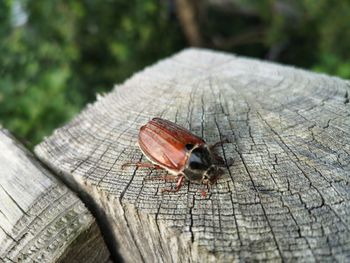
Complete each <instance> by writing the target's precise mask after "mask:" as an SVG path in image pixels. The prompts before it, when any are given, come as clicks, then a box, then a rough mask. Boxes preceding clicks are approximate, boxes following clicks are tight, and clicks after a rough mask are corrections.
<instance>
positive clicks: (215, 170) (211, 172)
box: [202, 165, 223, 185]
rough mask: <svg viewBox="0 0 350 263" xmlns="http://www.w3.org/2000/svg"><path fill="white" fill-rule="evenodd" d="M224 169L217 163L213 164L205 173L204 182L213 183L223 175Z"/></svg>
mask: <svg viewBox="0 0 350 263" xmlns="http://www.w3.org/2000/svg"><path fill="white" fill-rule="evenodd" d="M222 173H223V171H222V169H220V168H219V167H217V166H216V165H211V166H210V167H209V168H208V169H207V170H206V171H205V172H204V173H203V177H202V184H206V185H213V184H214V183H215V182H216V180H217V179H218V178H219V176H220V175H222Z"/></svg>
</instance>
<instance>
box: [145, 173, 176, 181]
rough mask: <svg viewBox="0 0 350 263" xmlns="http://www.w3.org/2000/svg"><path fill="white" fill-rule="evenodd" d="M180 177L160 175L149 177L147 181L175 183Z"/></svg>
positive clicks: (146, 178)
mask: <svg viewBox="0 0 350 263" xmlns="http://www.w3.org/2000/svg"><path fill="white" fill-rule="evenodd" d="M178 178H179V177H178V176H177V175H168V174H167V175H159V176H148V177H145V180H165V181H175V180H177V179H178Z"/></svg>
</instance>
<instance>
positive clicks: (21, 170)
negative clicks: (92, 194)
mask: <svg viewBox="0 0 350 263" xmlns="http://www.w3.org/2000/svg"><path fill="white" fill-rule="evenodd" d="M107 261H109V252H108V250H107V248H106V246H105V244H104V241H103V239H102V236H101V234H100V231H99V229H98V227H97V225H96V222H95V220H94V218H93V217H92V216H91V214H90V213H89V211H88V210H87V209H86V207H85V206H84V204H83V203H82V202H81V201H80V200H79V199H78V198H77V197H76V196H75V194H73V192H72V191H70V190H69V189H68V188H67V187H66V186H65V185H63V184H62V183H61V182H59V181H58V180H57V179H56V178H54V177H53V176H52V174H51V173H50V172H49V171H48V170H47V169H45V168H43V166H42V165H41V164H40V163H39V162H38V161H37V160H35V159H34V158H33V156H32V155H31V154H30V153H29V152H28V151H27V150H26V149H24V147H23V146H21V145H20V144H19V143H18V142H16V141H15V140H14V138H12V137H11V136H10V135H9V134H8V133H7V132H6V131H5V130H3V129H0V262H38V263H39V262H40V263H41V262H107Z"/></svg>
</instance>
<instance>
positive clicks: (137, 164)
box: [122, 162, 163, 169]
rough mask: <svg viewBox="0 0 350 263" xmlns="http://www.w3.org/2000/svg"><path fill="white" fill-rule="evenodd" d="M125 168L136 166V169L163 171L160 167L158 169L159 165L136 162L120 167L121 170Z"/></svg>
mask: <svg viewBox="0 0 350 263" xmlns="http://www.w3.org/2000/svg"><path fill="white" fill-rule="evenodd" d="M125 166H136V167H138V168H141V167H143V168H152V169H163V168H162V167H160V166H159V165H156V164H153V163H141V162H137V163H124V164H123V165H122V169H124V168H125Z"/></svg>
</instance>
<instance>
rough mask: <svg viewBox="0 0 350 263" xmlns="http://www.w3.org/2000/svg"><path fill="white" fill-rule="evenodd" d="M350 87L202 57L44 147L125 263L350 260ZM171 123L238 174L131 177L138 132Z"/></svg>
mask: <svg viewBox="0 0 350 263" xmlns="http://www.w3.org/2000/svg"><path fill="white" fill-rule="evenodd" d="M349 86H350V83H349V81H345V80H342V79H339V78H336V77H330V76H326V75H322V74H316V73H312V72H308V71H304V70H300V69H295V68H292V67H287V66H281V65H277V64H273V63H268V62H262V61H258V60H254V59H247V58H243V57H236V56H233V55H229V54H225V53H219V52H213V51H209V50H201V49H187V50H185V51H183V52H180V53H179V54H176V55H175V56H173V57H170V58H169V59H165V60H162V61H160V62H159V63H157V64H155V65H154V66H151V67H149V68H147V69H145V70H144V71H142V72H140V73H138V74H135V75H134V76H133V77H132V78H130V79H129V80H127V81H126V82H125V83H123V84H122V85H117V86H116V87H115V89H114V90H113V91H112V92H111V93H109V94H108V95H106V96H98V101H97V102H96V103H94V104H93V105H89V106H88V107H87V108H86V109H85V110H84V111H83V112H82V113H81V114H79V115H78V116H77V117H76V118H75V119H74V120H73V121H71V122H70V123H69V124H67V125H66V126H64V127H62V128H60V129H58V130H56V131H55V132H54V134H53V135H52V136H51V137H49V138H47V139H46V140H45V141H44V142H43V143H41V144H40V145H39V146H37V147H36V150H35V151H36V154H37V155H38V156H39V157H40V158H41V159H42V160H43V161H44V162H46V163H47V164H48V165H49V166H50V167H52V169H54V170H56V171H57V172H59V173H60V174H61V175H62V176H63V177H65V178H69V179H70V180H72V181H74V182H75V183H76V184H77V185H79V186H80V187H82V188H83V189H84V191H85V192H86V193H88V194H89V195H90V196H91V197H92V198H93V199H95V200H96V202H98V204H99V205H100V206H101V207H102V208H103V209H104V210H105V212H106V219H107V220H108V222H109V223H110V227H111V232H112V233H113V235H114V238H115V242H116V243H115V245H116V249H117V250H118V252H119V253H120V255H121V256H122V257H123V258H124V259H125V260H126V262H141V261H145V262H200V261H202V262H214V261H218V262H231V261H236V260H237V261H239V260H244V261H252V260H274V261H281V260H288V261H289V260H293V261H296V260H300V261H308V262H313V261H321V260H322V261H335V260H338V261H346V260H349V259H350V231H349V225H350V207H349V198H350V188H349V175H350V158H349V154H350V136H349V135H350V104H349V95H348V94H349ZM155 116H161V117H163V118H166V119H169V120H171V121H175V122H176V123H178V124H181V125H183V126H185V127H187V128H189V129H190V130H191V131H193V132H194V133H195V134H197V135H199V136H202V137H203V138H205V140H206V141H207V142H215V141H217V140H218V139H220V138H222V137H224V136H226V137H228V138H230V139H231V140H232V143H230V144H225V145H224V146H223V147H222V148H221V149H220V153H221V155H222V156H224V157H225V158H226V159H227V158H233V159H234V165H233V166H232V167H230V168H229V169H227V170H226V173H225V174H224V175H223V176H222V178H221V179H220V180H219V181H218V182H217V184H216V185H215V186H214V187H213V188H212V189H211V191H210V193H209V194H208V195H207V196H206V197H205V198H203V197H202V196H201V189H202V186H200V185H197V184H191V183H186V184H185V186H184V187H183V188H182V189H181V190H180V191H179V192H178V193H174V194H161V192H160V190H161V189H162V188H164V187H170V186H174V183H171V182H163V181H157V180H146V178H147V177H151V176H154V175H156V174H162V172H159V171H150V170H147V169H135V168H134V167H129V168H126V169H125V170H121V165H122V164H124V163H125V162H130V161H132V162H137V161H140V160H141V161H144V160H145V158H144V157H143V156H142V154H141V152H140V150H139V149H138V147H137V146H136V141H137V134H138V129H139V127H140V126H141V125H143V124H145V123H146V122H147V121H148V120H149V119H150V118H152V117H155Z"/></svg>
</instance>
